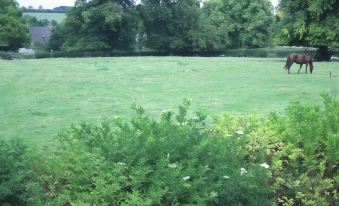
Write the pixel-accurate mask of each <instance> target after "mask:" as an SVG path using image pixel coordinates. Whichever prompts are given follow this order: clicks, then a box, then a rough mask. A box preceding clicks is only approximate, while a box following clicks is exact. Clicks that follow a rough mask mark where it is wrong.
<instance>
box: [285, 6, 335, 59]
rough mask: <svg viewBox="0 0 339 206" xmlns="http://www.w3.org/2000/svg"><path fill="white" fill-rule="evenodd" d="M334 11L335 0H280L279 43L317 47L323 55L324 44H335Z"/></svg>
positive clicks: (325, 47)
mask: <svg viewBox="0 0 339 206" xmlns="http://www.w3.org/2000/svg"><path fill="white" fill-rule="evenodd" d="M338 11H339V1H338V0H323V1H303V0H281V1H280V4H279V9H278V15H279V17H280V18H281V35H280V39H281V41H282V43H285V44H289V45H302V46H315V47H319V48H320V49H321V50H322V51H323V52H325V54H324V53H323V52H321V53H322V54H321V55H326V50H327V47H338V46H339V25H338V21H339V12H338Z"/></svg>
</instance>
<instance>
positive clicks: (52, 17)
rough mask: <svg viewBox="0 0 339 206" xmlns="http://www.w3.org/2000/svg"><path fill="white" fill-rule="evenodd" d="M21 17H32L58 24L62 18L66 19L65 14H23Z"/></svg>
mask: <svg viewBox="0 0 339 206" xmlns="http://www.w3.org/2000/svg"><path fill="white" fill-rule="evenodd" d="M23 15H28V16H34V17H35V18H37V19H38V20H42V19H47V20H49V21H51V20H55V21H57V22H58V23H60V22H61V21H62V20H63V19H64V18H66V14H64V13H37V12H24V13H23Z"/></svg>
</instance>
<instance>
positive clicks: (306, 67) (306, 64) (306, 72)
mask: <svg viewBox="0 0 339 206" xmlns="http://www.w3.org/2000/svg"><path fill="white" fill-rule="evenodd" d="M307 66H308V64H306V71H305V74H307Z"/></svg>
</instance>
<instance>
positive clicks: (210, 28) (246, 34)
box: [203, 0, 273, 48]
mask: <svg viewBox="0 0 339 206" xmlns="http://www.w3.org/2000/svg"><path fill="white" fill-rule="evenodd" d="M272 10H273V7H272V4H271V2H270V1H269V0H243V1H238V0H210V1H207V2H206V3H205V6H204V7H203V11H204V15H205V18H204V19H206V20H205V23H204V25H206V26H205V28H207V32H210V33H209V34H210V36H209V39H212V40H213V41H212V42H211V43H212V44H213V45H218V44H219V43H224V44H225V46H226V47H231V48H239V47H247V48H252V47H264V46H267V45H269V44H270V40H271V35H270V33H271V25H272V21H273V15H272Z"/></svg>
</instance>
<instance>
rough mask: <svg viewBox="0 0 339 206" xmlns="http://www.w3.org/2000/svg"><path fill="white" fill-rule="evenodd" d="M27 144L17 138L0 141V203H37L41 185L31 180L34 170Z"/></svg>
mask: <svg viewBox="0 0 339 206" xmlns="http://www.w3.org/2000/svg"><path fill="white" fill-rule="evenodd" d="M32 161H34V159H33V158H32V156H31V155H30V153H29V151H28V149H27V146H25V145H23V144H22V143H20V142H19V140H11V141H8V142H5V141H3V140H1V141H0V204H1V205H25V204H27V203H33V202H35V203H38V202H39V201H35V200H37V199H39V198H40V197H41V196H40V194H41V187H40V185H39V183H38V182H35V181H33V179H34V174H33V173H34V171H33V164H32Z"/></svg>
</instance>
